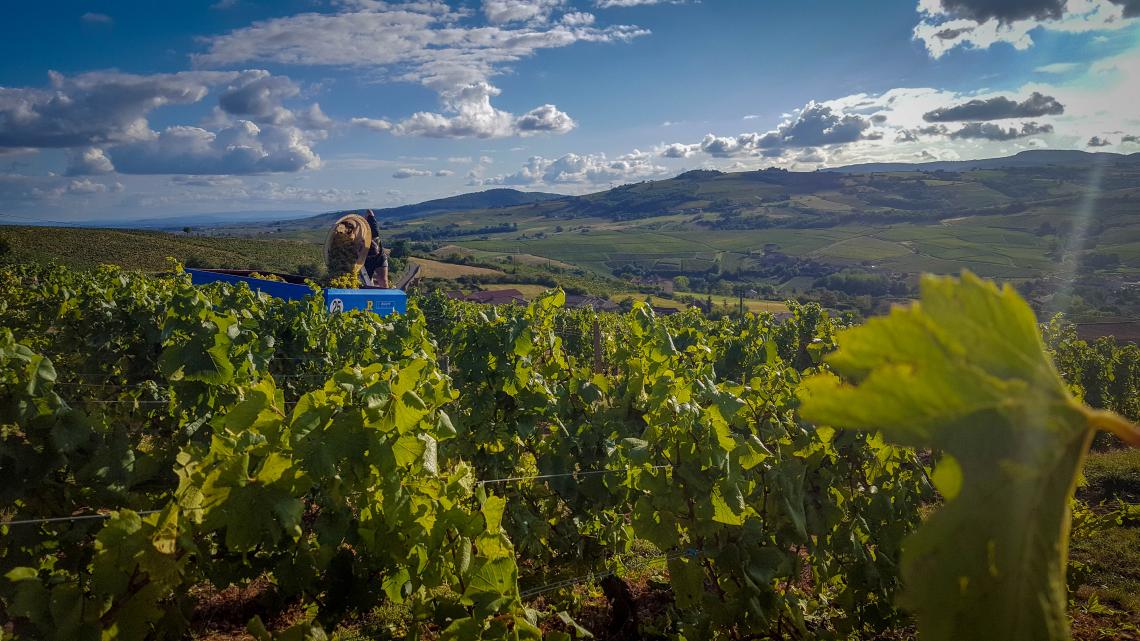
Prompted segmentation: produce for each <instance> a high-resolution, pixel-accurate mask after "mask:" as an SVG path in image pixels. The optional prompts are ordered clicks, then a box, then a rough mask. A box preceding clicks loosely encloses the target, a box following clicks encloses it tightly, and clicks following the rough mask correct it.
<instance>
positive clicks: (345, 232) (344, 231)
mask: <svg viewBox="0 0 1140 641" xmlns="http://www.w3.org/2000/svg"><path fill="white" fill-rule="evenodd" d="M371 245H372V231H371V230H370V229H369V228H368V221H367V220H365V219H364V217H363V216H360V215H357V214H348V215H346V216H341V217H340V218H339V219H337V221H336V222H335V223H333V226H332V229H330V230H329V235H328V238H326V239H325V265H326V266H328V270H329V274H330V275H339V274H357V273H359V272H360V268H361V267H363V266H364V259H365V258H367V257H368V248H369V247H370V246H371Z"/></svg>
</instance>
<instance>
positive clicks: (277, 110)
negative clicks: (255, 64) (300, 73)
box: [218, 70, 301, 125]
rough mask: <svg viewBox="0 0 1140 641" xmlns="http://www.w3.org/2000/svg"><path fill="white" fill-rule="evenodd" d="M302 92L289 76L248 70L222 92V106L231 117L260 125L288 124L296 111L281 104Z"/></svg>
mask: <svg viewBox="0 0 1140 641" xmlns="http://www.w3.org/2000/svg"><path fill="white" fill-rule="evenodd" d="M299 93H301V88H300V87H298V86H297V84H296V83H294V82H293V81H292V80H290V79H289V78H286V77H285V76H274V75H272V74H270V73H269V72H268V71H264V70H256V71H247V72H244V73H242V74H241V75H240V76H238V77H237V78H235V79H234V80H233V81H232V82H231V83H230V84H229V86H228V87H226V88H225V90H224V91H222V94H221V95H220V96H219V97H218V107H219V108H221V110H222V111H223V112H225V113H227V114H229V115H231V116H237V117H239V118H244V119H246V120H252V121H254V122H258V123H270V124H275V125H280V124H286V123H287V122H288V121H290V120H291V119H292V112H290V111H289V110H288V109H285V107H283V106H282V104H281V103H282V102H283V101H284V100H285V99H287V98H292V97H293V96H296V95H297V94H299Z"/></svg>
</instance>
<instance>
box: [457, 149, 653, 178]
mask: <svg viewBox="0 0 1140 641" xmlns="http://www.w3.org/2000/svg"><path fill="white" fill-rule="evenodd" d="M665 171H666V169H665V168H664V167H661V166H659V165H655V164H654V163H653V154H651V153H648V152H643V151H639V150H636V149H635V150H634V151H633V152H632V153H629V154H624V155H622V156H618V157H617V158H614V159H612V160H611V159H609V158H607V157H606V155H605V154H566V155H564V156H562V157H560V158H556V159H548V158H543V157H542V156H532V157H531V158H529V159H528V160H527V162H526V164H524V165H523V167H522V168H521V169H520V170H519V171H517V172H515V173H513V174H505V175H499V176H495V177H493V178H486V179H479V178H478V177H477V176H471V178H472V180H473V182H474V183H475V184H477V185H514V186H525V185H536V184H546V185H600V184H608V183H614V182H622V181H630V180H634V179H637V178H644V177H647V176H653V175H660V174H662V173H664V172H665Z"/></svg>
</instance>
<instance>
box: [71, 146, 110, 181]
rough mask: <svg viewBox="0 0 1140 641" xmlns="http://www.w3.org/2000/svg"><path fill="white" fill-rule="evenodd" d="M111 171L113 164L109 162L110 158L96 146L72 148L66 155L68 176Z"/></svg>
mask: <svg viewBox="0 0 1140 641" xmlns="http://www.w3.org/2000/svg"><path fill="white" fill-rule="evenodd" d="M112 171H115V166H114V165H113V164H111V159H110V158H108V157H107V156H106V154H104V153H103V150H102V149H99V148H98V147H87V148H86V149H73V150H71V151H70V152H69V153H68V155H67V175H68V176H87V175H93V174H109V173H111V172H112Z"/></svg>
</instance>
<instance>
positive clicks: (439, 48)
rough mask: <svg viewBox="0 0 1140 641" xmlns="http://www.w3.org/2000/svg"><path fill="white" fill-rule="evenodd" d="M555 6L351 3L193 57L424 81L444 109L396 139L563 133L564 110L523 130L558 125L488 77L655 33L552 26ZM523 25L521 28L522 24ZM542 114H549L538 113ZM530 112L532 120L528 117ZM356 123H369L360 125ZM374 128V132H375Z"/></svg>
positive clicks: (213, 44) (418, 116) (543, 0)
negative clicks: (554, 52) (546, 52)
mask: <svg viewBox="0 0 1140 641" xmlns="http://www.w3.org/2000/svg"><path fill="white" fill-rule="evenodd" d="M562 4H563V3H562V2H561V1H555V0H488V1H487V2H485V3H484V5H483V8H484V13H485V15H486V16H487V17H488V20H489V21H490V22H491V23H492V24H489V25H484V26H464V25H462V24H460V19H461V18H463V17H464V14H463V12H462V10H459V9H452V8H450V7H448V6H447V5H445V4H443V3H434V2H433V3H428V2H421V3H408V4H402V5H389V4H387V3H381V2H365V1H358V2H346V3H342V5H341V6H342V8H343V10H342V11H341V12H338V13H331V14H326V13H303V14H298V15H293V16H287V17H283V18H274V19H270V20H263V21H260V22H256V23H254V24H252V25H251V26H248V27H245V28H242V29H237V30H235V31H232V32H230V33H227V34H223V35H220V36H216V37H214V38H211V39H209V40H208V41H207V50H206V52H205V53H202V54H198V55H196V56H195V57H194V60H195V62H196V63H198V64H199V65H203V66H225V65H233V64H239V63H245V62H250V61H266V62H274V63H279V64H293V65H310V66H338V67H353V68H370V69H372V70H374V71H375V72H377V73H380V74H381V77H382V78H383V79H388V80H397V81H406V82H418V83H420V84H423V85H424V86H427V87H428V88H430V89H432V90H434V91H436V92H437V93H438V94H439V96H440V100H441V102H442V104H443V107H444V109H443V112H442V113H434V112H427V111H423V112H418V113H415V114H412V115H411V116H409V117H407V118H405V119H403V120H399V121H391V120H389V119H383V120H381V119H376V118H368V119H367V120H370V121H374V122H376V123H377V124H378V123H379V122H392V126H391V128H390V129H391V131H392V133H394V134H397V135H414V136H428V137H436V138H460V137H477V138H492V137H500V136H508V135H514V134H516V133H523V132H535V131H551V132H555V133H561V132H564V131H566V130H568V129H567V127H568V126H571V123H573V120H571V119H570V118H569V116H566V115H565V114H562V112H557V110H555V111H556V113H552V114H551V115H559V114H560V115H561V117H559V118H557V119H556V120H554V121H553V122H544V121H542V120H540V119H537V116H539V115H540V114H533V112H532V113H530V114H524V115H523V116H521V117H520V119H521V123H520V125H535V126H540V127H541V126H547V127H553V128H549V129H523V128H521V126H516V125H515V120H516V119H515V117H514V115H512V114H510V113H508V112H506V111H503V110H500V109H496V108H494V107H493V106H492V105H491V103H490V99H491V97H493V96H496V95H498V93H499V90H498V89H497V88H496V87H494V86H493V85H492V84H491V82H490V79H491V78H492V76H494V75H496V74H497V73H499V70H500V69H501V68H502V67H503V66H505V65H508V64H510V63H513V62H516V61H519V60H522V59H523V58H527V57H529V56H531V55H533V54H534V53H535V52H536V51H539V50H542V49H550V48H561V47H566V46H569V45H572V44H574V43H576V42H623V41H629V40H632V39H634V38H637V37H639V36H642V35H646V34H648V33H649V32H648V31H647V30H645V29H641V28H639V27H634V26H629V25H615V26H610V27H605V28H599V27H594V26H590V25H589V24H587V23H588V22H589V20H588V19H586V18H585V16H584V15H578V16H576V17H575V18H571V19H570V20H569V22H562V23H558V24H550V23H549V20H548V18H549V17H550V14H551V12H552V11H553V10H554V9H555V8H557V7H560V6H561V5H562ZM520 22H521V24H520ZM538 109H543V107H539V108H538ZM528 116H531V117H528ZM355 122H357V124H362V125H364V124H365V122H366V121H365V120H364V119H357V120H356V121H355ZM374 128H375V127H374Z"/></svg>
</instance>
